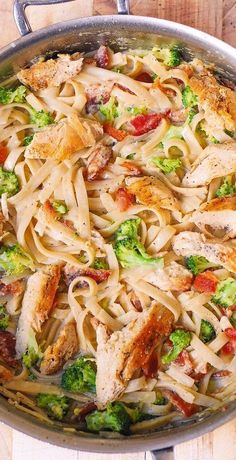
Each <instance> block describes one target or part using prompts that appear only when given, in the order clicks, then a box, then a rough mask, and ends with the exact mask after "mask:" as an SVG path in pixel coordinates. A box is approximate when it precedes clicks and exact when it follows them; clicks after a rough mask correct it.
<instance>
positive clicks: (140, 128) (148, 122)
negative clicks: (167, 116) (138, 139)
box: [130, 113, 163, 136]
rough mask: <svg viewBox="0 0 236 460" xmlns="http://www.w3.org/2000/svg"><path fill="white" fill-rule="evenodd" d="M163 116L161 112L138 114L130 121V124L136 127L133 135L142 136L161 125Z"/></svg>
mask: <svg viewBox="0 0 236 460" xmlns="http://www.w3.org/2000/svg"><path fill="white" fill-rule="evenodd" d="M162 118H163V115H162V114H159V113H150V114H147V115H143V114H142V115H137V117H135V118H133V120H131V121H130V124H131V125H132V127H133V128H134V129H133V131H132V134H133V136H141V135H142V134H145V133H148V132H149V131H152V130H153V129H155V128H156V127H157V126H158V125H159V123H160V121H161V119H162Z"/></svg>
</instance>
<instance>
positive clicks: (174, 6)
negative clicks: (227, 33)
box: [93, 0, 223, 37]
mask: <svg viewBox="0 0 236 460" xmlns="http://www.w3.org/2000/svg"><path fill="white" fill-rule="evenodd" d="M93 4H94V7H93V11H94V14H112V13H113V14H114V13H115V12H116V2H115V1H114V0H113V1H111V0H94V3H93ZM130 5H131V13H132V14H137V15H143V16H153V17H158V18H162V19H169V20H170V21H176V22H179V23H181V24H187V25H189V26H192V27H195V28H196V29H200V30H203V31H205V32H208V33H210V34H212V35H215V36H217V37H221V35H222V14H223V0H181V1H180V0H159V1H157V0H148V2H147V1H143V0H131V1H130Z"/></svg>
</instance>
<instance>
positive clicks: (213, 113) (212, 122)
mask: <svg viewBox="0 0 236 460" xmlns="http://www.w3.org/2000/svg"><path fill="white" fill-rule="evenodd" d="M189 86H190V88H191V89H192V90H193V92H194V93H195V94H196V95H197V96H198V100H199V103H200V104H201V106H202V108H203V110H204V111H205V118H206V121H207V125H208V126H209V127H210V128H211V129H212V130H213V132H214V130H219V129H221V130H224V129H227V130H229V131H234V130H235V129H236V93H235V92H234V91H232V90H231V89H230V88H226V87H225V86H222V85H220V84H219V83H218V82H217V80H216V78H215V77H213V75H211V74H210V73H208V74H206V73H203V74H198V75H194V76H192V77H191V78H190V80H189Z"/></svg>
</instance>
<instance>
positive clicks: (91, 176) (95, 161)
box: [87, 143, 112, 181]
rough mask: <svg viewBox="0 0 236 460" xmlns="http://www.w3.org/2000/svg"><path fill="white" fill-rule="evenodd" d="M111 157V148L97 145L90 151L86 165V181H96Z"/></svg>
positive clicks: (100, 144)
mask: <svg viewBox="0 0 236 460" xmlns="http://www.w3.org/2000/svg"><path fill="white" fill-rule="evenodd" d="M111 156H112V148H111V147H109V146H107V145H103V144H102V143H98V144H97V145H96V146H95V147H94V148H93V149H92V151H91V153H90V155H89V157H88V164H87V179H88V181H92V180H95V179H98V178H99V176H100V175H101V173H102V172H103V171H104V169H105V167H106V165H107V164H108V163H109V160H110V158H111Z"/></svg>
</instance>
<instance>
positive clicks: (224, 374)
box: [212, 369, 231, 378]
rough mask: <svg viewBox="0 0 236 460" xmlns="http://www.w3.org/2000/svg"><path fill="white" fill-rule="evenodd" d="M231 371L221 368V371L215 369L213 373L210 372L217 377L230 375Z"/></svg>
mask: <svg viewBox="0 0 236 460" xmlns="http://www.w3.org/2000/svg"><path fill="white" fill-rule="evenodd" d="M230 374H231V372H230V371H227V369H225V370H223V371H217V372H215V373H214V374H212V377H215V378H218V377H228V375H230Z"/></svg>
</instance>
